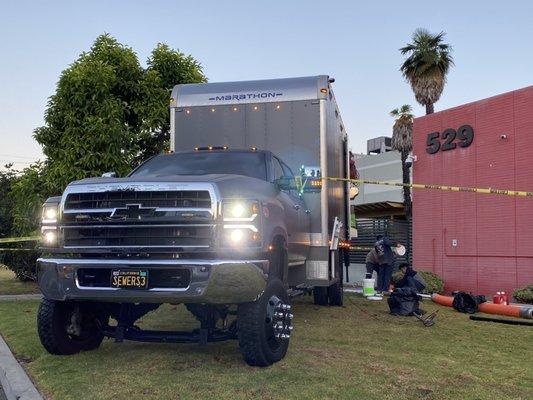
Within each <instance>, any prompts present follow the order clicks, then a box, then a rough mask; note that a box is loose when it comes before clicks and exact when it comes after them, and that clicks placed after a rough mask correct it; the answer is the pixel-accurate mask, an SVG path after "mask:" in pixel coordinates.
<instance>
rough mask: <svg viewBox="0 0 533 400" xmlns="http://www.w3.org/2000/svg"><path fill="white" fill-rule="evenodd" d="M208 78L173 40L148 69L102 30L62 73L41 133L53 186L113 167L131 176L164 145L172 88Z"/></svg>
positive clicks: (37, 135)
mask: <svg viewBox="0 0 533 400" xmlns="http://www.w3.org/2000/svg"><path fill="white" fill-rule="evenodd" d="M205 80H206V79H205V76H204V75H203V73H202V69H201V66H200V64H199V63H198V62H197V61H195V60H194V59H193V58H192V57H191V56H185V55H184V54H182V53H180V52H178V51H176V50H172V49H170V48H169V47H168V46H166V45H163V44H159V45H157V47H156V48H155V49H154V51H153V52H152V55H151V56H150V58H149V60H148V68H146V69H145V68H143V67H142V66H141V65H140V64H139V60H138V58H137V55H136V54H135V52H134V51H133V50H132V49H131V48H129V47H126V46H124V45H122V44H120V43H119V42H118V41H117V40H116V39H115V38H113V37H111V36H110V35H108V34H104V35H100V36H99V37H98V38H97V39H96V40H95V42H94V44H93V45H92V47H91V49H90V51H88V52H84V53H82V54H81V55H80V56H79V58H78V59H77V60H76V61H74V63H72V64H71V65H70V66H69V67H68V68H67V69H65V70H64V71H63V72H62V74H61V76H60V78H59V82H58V84H57V89H56V92H55V94H53V95H52V96H51V97H50V99H49V102H48V105H47V109H46V112H45V125H44V126H42V127H40V128H37V129H36V130H35V132H34V137H35V139H36V140H37V141H38V142H39V143H40V144H41V145H42V147H43V153H44V154H45V156H46V157H47V160H46V166H45V171H44V179H45V180H46V183H47V185H48V186H47V187H48V189H49V192H51V193H61V192H62V190H63V189H64V187H65V186H66V185H67V184H68V183H69V182H71V181H73V180H78V179H82V178H85V177H89V176H99V175H100V174H102V173H103V172H106V171H115V172H117V173H118V174H119V175H123V174H125V173H127V172H128V171H129V170H131V168H133V167H134V166H136V165H137V164H138V163H139V162H140V161H142V160H144V159H146V158H148V157H150V156H152V155H154V154H158V153H160V152H161V151H163V150H164V149H165V146H166V143H167V142H168V132H169V109H168V107H169V98H170V92H169V90H170V89H171V87H172V86H173V85H175V84H179V83H191V82H203V81H205Z"/></svg>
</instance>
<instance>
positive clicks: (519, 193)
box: [322, 177, 533, 197]
mask: <svg viewBox="0 0 533 400" xmlns="http://www.w3.org/2000/svg"><path fill="white" fill-rule="evenodd" d="M322 179H327V180H330V181H342V182H351V183H356V184H367V185H385V186H399V187H409V188H413V189H433V190H442V191H445V192H465V193H483V194H500V195H504V196H517V197H533V192H526V191H522V190H505V189H492V188H470V187H462V186H446V185H425V184H421V183H399V182H384V181H368V180H365V179H349V178H332V177H323V178H322Z"/></svg>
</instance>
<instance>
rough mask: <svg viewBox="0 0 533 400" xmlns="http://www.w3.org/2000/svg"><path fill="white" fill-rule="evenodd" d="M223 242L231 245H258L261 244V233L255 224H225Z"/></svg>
mask: <svg viewBox="0 0 533 400" xmlns="http://www.w3.org/2000/svg"><path fill="white" fill-rule="evenodd" d="M223 242H224V245H225V246H230V247H236V246H237V247H257V246H260V245H261V235H260V234H259V232H258V230H257V228H256V227H255V226H253V225H225V226H224V235H223Z"/></svg>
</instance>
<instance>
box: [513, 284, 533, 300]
mask: <svg viewBox="0 0 533 400" xmlns="http://www.w3.org/2000/svg"><path fill="white" fill-rule="evenodd" d="M513 296H514V298H515V299H516V301H517V302H518V303H523V304H533V285H528V286H526V287H523V288H520V289H516V290H515V291H514V292H513Z"/></svg>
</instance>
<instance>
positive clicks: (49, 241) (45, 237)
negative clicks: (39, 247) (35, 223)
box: [42, 229, 57, 247]
mask: <svg viewBox="0 0 533 400" xmlns="http://www.w3.org/2000/svg"><path fill="white" fill-rule="evenodd" d="M42 241H43V244H44V245H45V246H46V247H54V246H55V245H57V231H56V230H55V229H43V230H42Z"/></svg>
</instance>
